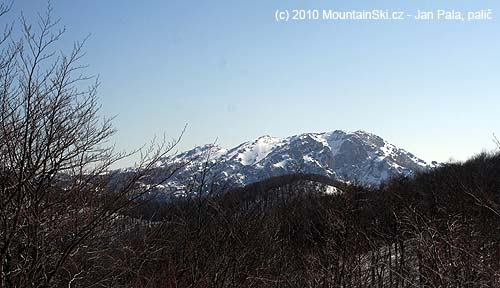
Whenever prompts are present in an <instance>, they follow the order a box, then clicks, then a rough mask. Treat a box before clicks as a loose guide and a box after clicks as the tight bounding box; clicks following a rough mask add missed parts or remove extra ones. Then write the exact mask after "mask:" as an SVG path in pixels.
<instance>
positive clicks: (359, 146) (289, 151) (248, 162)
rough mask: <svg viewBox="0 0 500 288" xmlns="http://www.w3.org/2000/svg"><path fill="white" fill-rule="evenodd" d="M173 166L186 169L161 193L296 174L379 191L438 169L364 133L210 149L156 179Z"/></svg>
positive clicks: (176, 158)
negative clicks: (388, 184)
mask: <svg viewBox="0 0 500 288" xmlns="http://www.w3.org/2000/svg"><path fill="white" fill-rule="evenodd" d="M172 165H182V166H183V169H181V170H180V171H179V172H178V173H177V174H176V175H175V176H174V177H172V178H171V179H170V180H169V181H167V183H165V184H164V185H162V186H161V190H162V191H163V192H169V193H171V194H175V195H186V194H189V193H191V192H194V191H193V190H199V191H198V192H203V191H201V190H205V188H201V187H200V185H203V184H207V183H201V182H210V185H212V184H214V183H215V184H216V185H217V186H218V187H221V186H223V187H229V188H230V187H241V186H244V185H247V184H250V183H254V182H258V181H261V180H264V179H267V178H270V177H275V176H281V175H287V174H294V173H307V174H318V175H323V176H326V177H329V178H331V179H333V180H337V181H342V182H346V183H357V184H361V185H365V186H379V185H381V184H383V183H385V182H387V181H388V180H389V179H391V178H393V177H398V176H404V177H409V176H412V175H414V174H415V173H418V172H421V171H426V170H428V169H431V168H433V167H435V164H434V162H433V163H431V164H429V163H427V162H425V161H424V160H422V159H420V158H418V157H416V156H415V155H414V154H412V153H410V152H408V151H406V150H404V149H401V148H398V147H396V146H395V145H393V144H391V143H389V142H387V141H386V140H384V139H383V138H381V137H380V136H378V135H375V134H372V133H369V132H365V131H363V130H358V131H354V132H346V131H343V130H334V131H332V132H322V133H302V134H297V135H292V136H289V137H285V138H278V137H273V136H270V135H263V136H260V137H258V138H256V139H254V140H250V141H246V142H243V143H241V144H239V145H237V146H235V147H232V148H229V149H225V148H222V147H221V146H219V145H216V144H205V145H201V146H197V147H195V148H193V149H191V150H187V151H184V152H181V153H179V154H175V155H172V156H168V157H166V158H164V159H162V161H161V163H159V165H158V169H159V172H158V173H157V174H159V175H161V174H162V172H161V171H162V169H168V167H171V166H172ZM202 174H203V175H202ZM201 176H203V177H201ZM195 187H197V188H195ZM212 187H213V186H212ZM206 189H209V188H208V187H206Z"/></svg>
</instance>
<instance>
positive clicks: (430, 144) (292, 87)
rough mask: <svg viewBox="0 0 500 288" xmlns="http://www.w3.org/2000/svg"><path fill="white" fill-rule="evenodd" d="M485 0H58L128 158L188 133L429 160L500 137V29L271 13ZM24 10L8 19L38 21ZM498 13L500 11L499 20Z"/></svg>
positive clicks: (460, 5) (22, 2)
mask: <svg viewBox="0 0 500 288" xmlns="http://www.w3.org/2000/svg"><path fill="white" fill-rule="evenodd" d="M499 3H500V2H498V1H497V0H495V1H486V0H477V1H470V0H464V1H462V0H449V1H448V0H432V1H431V0H428V1H422V0H420V1H417V0H414V1H409V0H408V1H404V0H401V1H393V0H387V1H382V0H381V1H371V0H363V1H352V0H350V1H335V0H328V1H327V0H323V1H315V0H308V1H306V0H302V1H295V0H274V1H269V0H252V1H234V0H232V1H230V0H211V1H206V0H196V1H190V0H178V1H173V0H164V1H124V0H120V1H118V0H113V1H109V0H85V1H83V0H78V1H77V0H75V1H63V0H53V1H52V5H53V6H54V11H55V14H56V15H57V16H58V17H60V18H61V21H62V22H61V23H63V24H64V25H65V26H66V27H67V30H68V31H67V33H66V35H65V38H64V41H63V45H68V44H69V43H71V41H73V40H79V39H82V38H84V37H85V36H86V35H87V34H91V37H90V39H89V41H88V44H87V46H86V50H87V56H86V57H85V59H84V60H85V63H87V64H89V65H90V67H89V70H88V71H89V72H90V73H94V74H99V75H100V80H101V82H102V85H101V88H100V92H99V96H100V99H101V101H102V105H103V114H104V115H117V118H116V120H115V122H114V124H115V126H116V128H117V129H118V130H119V132H118V134H117V136H116V138H115V141H116V143H117V145H118V147H119V148H121V149H130V148H133V147H138V146H140V145H141V144H143V143H145V142H147V141H148V140H149V139H151V138H152V137H153V136H154V135H155V134H162V133H163V132H166V133H167V135H169V136H170V137H175V136H176V135H177V134H178V133H179V132H180V131H181V130H182V128H183V126H184V124H186V123H187V124H188V125H189V126H188V129H187V132H186V134H185V136H184V139H183V141H182V143H181V145H180V146H179V149H180V150H184V149H189V148H192V147H194V146H195V145H201V144H205V143H210V142H213V141H214V140H215V139H216V138H218V143H219V144H220V145H222V146H226V147H230V146H233V145H236V144H239V143H240V142H243V141H246V140H251V139H253V138H256V137H258V136H261V135H264V134H269V135H273V136H279V137H283V136H289V135H293V134H298V133H302V132H321V131H331V130H335V129H344V130H358V129H361V130H366V131H369V132H373V133H375V134H378V135H380V136H382V137H383V138H385V139H386V140H388V141H390V142H392V143H394V144H396V145H398V146H400V147H402V148H405V149H407V150H409V151H411V152H413V153H415V154H416V155H417V156H419V157H421V158H423V159H425V160H437V161H446V160H448V159H449V158H450V157H453V158H454V159H459V160H462V159H466V158H467V157H469V156H471V155H473V154H475V153H478V152H481V150H483V149H487V150H491V149H493V147H494V145H493V142H492V137H493V136H492V135H493V133H495V132H496V133H497V134H500V121H499V120H500V24H499V22H498V21H497V20H496V19H495V20H493V21H488V22H482V23H466V22H464V23H456V22H454V23H449V22H448V23H446V22H437V21H435V22H429V23H419V22H415V21H406V22H373V21H372V22H370V21H368V22H355V21H350V22H349V21H348V22H340V23H339V22H336V23H333V22H307V21H305V22H295V23H276V22H275V20H274V12H275V10H276V9H293V8H315V9H338V10H348V9H355V8H356V9H363V8H364V9H375V8H381V9H400V10H406V11H415V10H416V9H441V8H445V9H452V8H455V9H458V10H475V9H484V8H486V9H487V8H491V9H493V11H494V12H495V18H496V17H497V16H499V15H500V9H499V8H500V4H499ZM45 6H46V1H39V0H36V1H35V0H17V1H15V2H14V6H13V11H12V13H11V14H12V15H15V16H18V15H19V14H20V11H21V10H23V11H24V13H25V14H26V15H27V17H32V16H33V15H34V13H35V12H36V11H43V9H44V7H45ZM497 12H498V14H497Z"/></svg>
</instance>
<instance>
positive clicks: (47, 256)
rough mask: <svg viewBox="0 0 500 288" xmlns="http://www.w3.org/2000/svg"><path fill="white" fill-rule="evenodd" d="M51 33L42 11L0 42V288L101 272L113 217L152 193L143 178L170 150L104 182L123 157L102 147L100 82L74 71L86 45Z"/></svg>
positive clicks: (158, 147) (104, 125) (150, 152)
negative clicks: (116, 180)
mask: <svg viewBox="0 0 500 288" xmlns="http://www.w3.org/2000/svg"><path fill="white" fill-rule="evenodd" d="M8 8H9V7H8V6H6V5H5V4H4V5H2V6H0V16H3V15H4V14H5V13H7V12H8V10H9V9H8ZM0 18H1V17H0ZM58 27H59V23H58V21H57V20H55V19H53V16H52V11H51V8H50V7H49V8H48V9H47V11H46V13H45V14H41V15H40V17H39V19H38V21H36V22H34V23H33V24H32V23H31V22H30V21H28V20H27V19H25V18H24V17H21V18H20V20H19V23H18V24H17V25H7V26H6V27H5V29H4V31H3V35H2V37H1V39H0V49H1V54H0V211H1V214H0V287H53V286H60V285H63V283H64V285H65V286H68V285H69V286H70V287H71V283H72V282H75V281H76V280H78V279H80V278H83V277H86V276H88V275H91V274H92V271H93V270H96V269H97V270H98V269H99V266H98V265H101V264H100V262H102V263H104V262H105V261H104V260H103V257H104V256H105V253H101V252H102V251H100V250H103V249H108V248H107V247H110V246H113V245H115V244H114V243H113V242H114V239H115V238H114V237H115V235H114V234H116V233H117V231H116V229H110V227H112V226H113V225H114V224H115V223H118V222H119V221H120V218H119V215H120V214H119V212H120V211H122V210H123V209H124V208H125V207H128V206H129V205H130V204H131V203H132V202H133V200H134V199H135V198H137V197H140V196H141V195H142V194H144V193H146V192H147V189H151V186H149V187H143V186H142V185H140V180H141V178H142V177H145V176H146V175H147V174H148V172H149V171H150V170H151V168H152V167H153V166H152V165H153V164H154V163H155V162H156V161H157V160H158V159H160V158H162V157H163V156H164V155H165V154H166V153H168V152H169V151H170V150H171V149H172V147H173V146H175V144H176V141H174V142H171V143H166V142H165V141H163V142H159V144H154V143H153V144H152V145H151V146H150V147H145V148H144V149H142V150H140V151H135V152H142V154H141V155H142V157H141V160H140V163H138V164H137V167H136V168H137V169H136V170H135V171H134V173H129V174H128V176H127V177H125V178H121V182H120V185H110V183H111V182H110V179H111V178H112V177H110V175H109V171H110V168H111V166H112V165H113V164H114V163H115V162H116V161H118V160H120V159H123V158H124V157H127V156H130V154H124V153H116V152H115V150H114V148H113V146H112V145H111V144H110V143H109V141H110V140H111V137H112V135H113V134H114V132H115V131H114V129H113V128H112V126H111V122H110V119H102V118H101V116H100V115H99V108H100V106H99V104H98V102H97V97H96V92H97V87H98V83H97V81H96V79H93V78H92V77H88V76H86V75H85V74H84V73H85V71H84V70H85V69H84V68H85V66H82V64H80V62H81V58H82V56H83V55H84V53H83V51H82V49H83V45H84V41H83V42H81V43H75V45H74V47H73V49H72V50H71V51H69V53H64V52H61V51H60V50H59V47H58V41H59V40H60V38H61V37H62V35H63V33H64V29H62V30H61V29H59V28H58ZM16 28H19V29H20V31H17V30H15V29H16ZM14 32H19V33H14ZM18 35H21V36H20V37H19V36H18ZM16 37H17V38H16ZM89 81H91V82H92V83H93V84H90V86H88V88H83V89H82V88H81V87H83V86H84V85H86V84H87V83H89ZM93 280H95V281H96V283H98V282H99V281H100V279H93Z"/></svg>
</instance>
